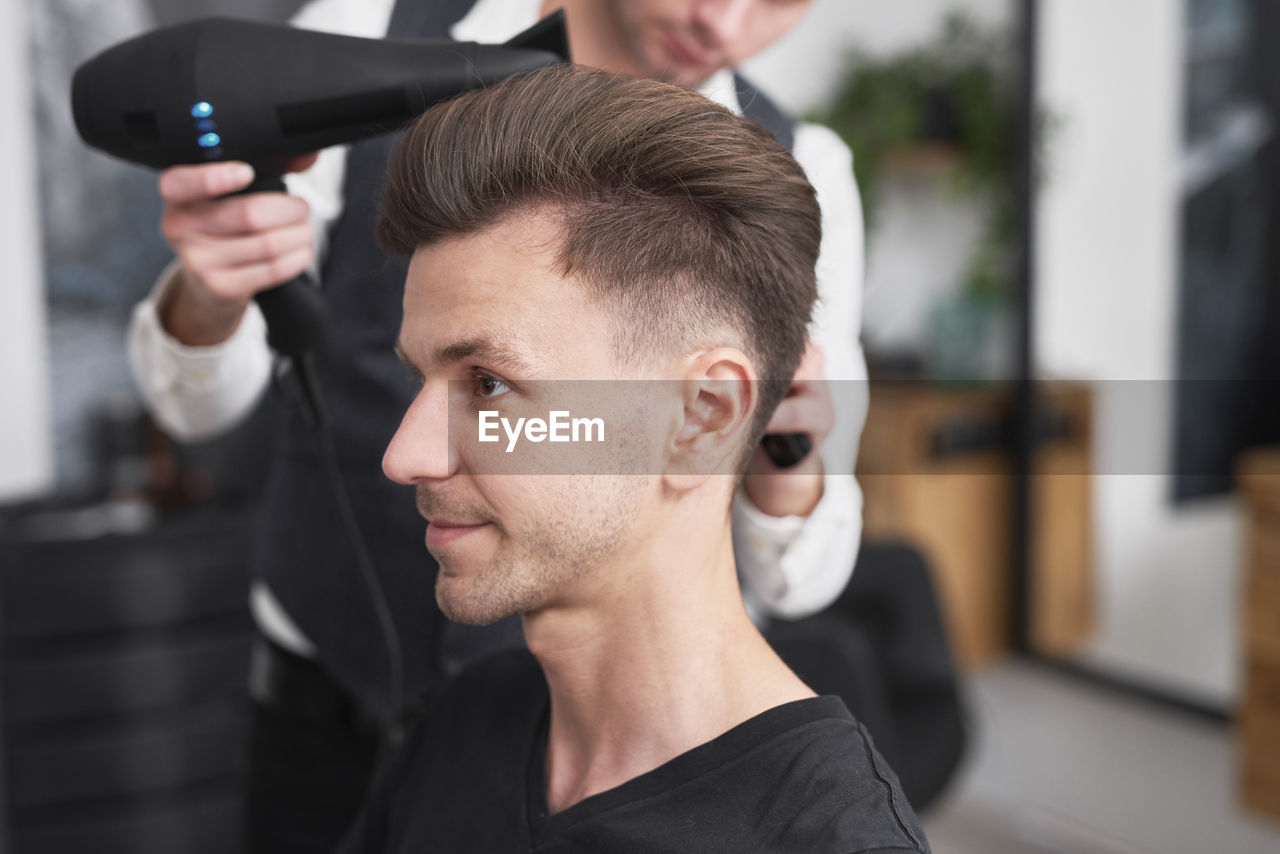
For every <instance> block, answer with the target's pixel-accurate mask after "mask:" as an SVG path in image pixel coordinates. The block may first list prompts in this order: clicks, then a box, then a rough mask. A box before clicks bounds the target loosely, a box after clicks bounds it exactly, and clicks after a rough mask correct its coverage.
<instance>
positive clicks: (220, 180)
mask: <svg viewBox="0 0 1280 854" xmlns="http://www.w3.org/2000/svg"><path fill="white" fill-rule="evenodd" d="M319 157H320V154H319V152H312V153H311V154H303V155H301V156H299V157H295V158H293V159H292V160H290V161H289V163H288V165H287V166H286V167H285V171H287V172H305V171H306V170H307V169H310V168H311V166H312V165H313V164H314V163H315V162H316V160H317V159H319ZM253 176H254V171H253V167H252V166H250V165H249V164H248V163H242V162H240V161H238V160H229V161H226V162H225V163H199V164H195V165H191V166H171V167H169V168H168V169H166V170H164V171H163V172H161V173H160V197H161V198H162V199H164V200H165V201H166V202H168V203H170V204H179V205H185V204H191V203H193V202H204V201H209V200H211V199H216V198H218V197H220V196H225V195H227V194H229V193H235V192H239V191H240V190H243V189H244V188H245V187H248V186H249V185H250V184H251V183H253Z"/></svg>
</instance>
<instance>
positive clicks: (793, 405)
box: [765, 383, 835, 442]
mask: <svg viewBox="0 0 1280 854" xmlns="http://www.w3.org/2000/svg"><path fill="white" fill-rule="evenodd" d="M823 385H825V384H818V383H815V384H813V386H814V388H812V389H811V390H810V391H809V392H807V393H804V394H797V395H795V396H792V397H788V398H784V399H783V400H782V401H781V402H780V403H779V404H778V408H777V409H776V410H774V413H773V417H771V418H770V419H769V424H768V426H767V427H766V428H765V432H766V433H806V434H808V435H809V436H812V437H813V438H814V439H815V441H818V442H820V441H821V440H822V439H823V438H824V437H826V435H827V434H828V433H830V432H831V428H832V427H833V426H835V409H834V408H833V407H832V405H831V397H830V395H829V394H827V393H825V389H823V388H822V386H823Z"/></svg>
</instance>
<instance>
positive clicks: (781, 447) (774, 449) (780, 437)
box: [760, 433, 813, 469]
mask: <svg viewBox="0 0 1280 854" xmlns="http://www.w3.org/2000/svg"><path fill="white" fill-rule="evenodd" d="M760 446H761V447H763V448H764V452H765V454H767V455H768V457H769V461H770V462H772V463H773V464H774V465H775V466H777V467H778V468H780V469H789V468H791V467H792V466H796V465H799V464H800V463H801V462H802V461H803V460H804V458H805V457H807V456H809V452H810V451H812V450H813V440H812V439H810V438H809V436H808V435H807V434H805V433H769V434H766V435H765V437H764V438H763V439H761V440H760Z"/></svg>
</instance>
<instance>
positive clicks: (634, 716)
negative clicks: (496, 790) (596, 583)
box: [524, 528, 813, 812]
mask: <svg viewBox="0 0 1280 854" xmlns="http://www.w3.org/2000/svg"><path fill="white" fill-rule="evenodd" d="M667 541H668V542H669V543H671V544H673V547H674V548H673V551H674V552H677V553H679V552H684V556H685V557H686V558H688V559H687V560H666V559H665V558H664V557H658V556H651V557H650V559H649V560H650V563H649V565H648V566H643V565H640V566H637V565H634V564H631V565H628V566H626V567H614V568H612V569H613V570H616V574H615V575H614V576H613V578H611V579H610V582H611V583H609V585H608V586H609V592H608V593H606V594H605V595H603V596H593V597H591V598H592V606H591V607H589V608H588V607H577V608H560V609H548V610H546V611H543V612H539V613H537V614H533V615H529V616H527V617H526V618H525V623H524V625H525V637H526V639H527V640H528V643H529V648H530V650H532V652H533V654H534V655H535V656H536V657H537V658H538V661H539V663H540V664H541V665H542V669H543V672H544V673H545V674H546V678H547V684H548V687H549V689H550V694H551V726H550V731H549V735H548V739H547V766H546V767H547V801H548V807H549V808H550V809H551V811H552V812H559V811H561V810H563V809H565V808H567V807H569V806H572V805H573V804H575V803H577V802H578V801H580V800H582V799H583V798H586V797H588V796H590V795H593V794H597V793H599V792H602V791H605V790H607V789H611V788H614V787H616V786H618V785H620V784H622V783H624V782H626V781H627V780H629V779H631V778H633V777H636V776H639V775H640V774H643V773H645V772H647V771H651V770H653V769H654V768H656V767H658V766H659V765H662V764H663V763H665V762H667V761H669V760H671V759H673V758H675V757H676V756H679V755H680V754H681V753H685V752H687V751H689V750H691V749H693V748H694V747H697V746H698V745H700V744H703V743H705V742H707V741H710V740H711V739H713V738H715V737H716V736H718V735H720V734H722V733H724V732H726V731H728V730H729V729H732V728H733V727H734V726H737V725H738V724H740V723H742V722H743V721H746V720H748V719H749V718H752V717H754V716H755V715H758V714H760V713H761V712H764V711H766V710H768V709H771V708H773V707H774V706H778V705H781V704H783V703H786V702H790V701H792V700H799V699H803V698H805V697H812V696H813V692H812V691H811V690H810V689H809V688H808V687H807V686H805V685H804V684H803V683H802V682H800V680H799V679H798V678H796V676H795V675H794V674H793V673H791V671H790V670H788V669H787V667H786V666H785V665H784V664H783V663H782V661H781V660H780V659H779V658H778V657H777V656H776V655H775V654H774V652H773V650H772V649H770V648H769V646H768V644H767V643H766V642H765V640H764V638H762V637H761V636H760V633H759V632H758V631H757V630H756V628H755V626H754V625H753V624H752V623H751V620H750V618H749V617H748V616H747V614H746V611H745V610H744V608H743V606H742V600H741V595H740V593H739V591H738V586H737V579H736V575H735V572H734V566H733V549H732V543H731V540H730V538H729V536H728V531H727V528H726V531H725V535H724V537H723V538H722V539H721V540H719V541H717V542H715V543H711V544H708V546H707V547H705V548H704V549H703V550H702V552H701V553H700V554H699V553H697V549H696V547H694V549H690V548H689V543H690V540H689V539H684V538H677V537H669V538H667ZM691 551H692V552H693V553H692V554H691V553H690V552H691ZM619 576H622V577H624V578H626V579H627V581H626V583H616V581H617V579H618V577H619Z"/></svg>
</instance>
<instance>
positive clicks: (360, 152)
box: [130, 0, 865, 852]
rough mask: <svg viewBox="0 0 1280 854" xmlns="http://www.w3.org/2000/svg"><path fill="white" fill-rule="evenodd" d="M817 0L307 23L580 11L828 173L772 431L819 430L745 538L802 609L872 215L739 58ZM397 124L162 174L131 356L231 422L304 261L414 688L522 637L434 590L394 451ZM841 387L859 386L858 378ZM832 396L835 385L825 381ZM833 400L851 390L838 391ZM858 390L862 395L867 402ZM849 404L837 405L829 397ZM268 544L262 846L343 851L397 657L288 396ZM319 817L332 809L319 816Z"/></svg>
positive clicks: (854, 521)
mask: <svg viewBox="0 0 1280 854" xmlns="http://www.w3.org/2000/svg"><path fill="white" fill-rule="evenodd" d="M810 5H811V3H810V0H312V2H310V3H308V4H307V5H306V6H304V7H303V9H302V11H301V12H300V13H299V15H298V17H297V18H295V21H294V23H296V24H297V25H298V26H302V27H307V28H312V29H321V30H331V31H335V32H341V33H346V34H350V35H359V36H367V37H379V36H382V35H387V36H390V37H393V38H418V37H435V38H440V37H452V38H455V39H459V40H465V41H481V42H501V41H505V40H506V39H508V38H510V37H511V36H513V35H515V34H516V33H518V32H520V31H521V30H523V29H525V28H526V27H528V26H529V25H531V24H533V23H534V22H535V21H536V20H537V19H538V18H539V17H540V16H541V15H544V14H547V13H549V12H551V11H553V10H555V9H556V8H563V9H564V10H565V12H566V16H567V19H568V22H569V29H570V38H571V41H572V46H573V51H574V53H575V56H576V57H577V58H578V60H579V61H582V62H585V63H587V64H591V65H597V66H600V67H603V68H606V69H610V70H614V71H618V72H621V73H626V74H629V75H635V76H649V77H657V78H660V79H668V80H672V81H675V82H679V83H683V84H697V85H699V86H700V87H701V90H702V91H703V92H704V94H706V95H708V96H709V97H711V98H712V99H713V100H716V101H719V102H720V103H722V104H724V105H725V106H727V107H728V108H729V109H731V110H733V111H735V112H742V111H745V112H746V113H747V114H748V116H750V117H754V118H759V119H760V120H762V121H765V122H766V123H768V124H769V125H770V127H771V128H773V129H775V131H776V132H777V133H778V134H779V135H780V136H786V137H788V138H789V139H790V140H791V143H792V145H791V147H792V149H793V151H794V152H795V155H796V158H797V160H799V162H800V163H801V165H802V166H803V167H804V169H805V171H806V173H807V174H808V177H809V179H810V181H811V182H812V183H813V184H814V186H815V187H817V189H818V193H819V201H820V203H821V205H822V209H823V219H824V231H825V232H826V234H827V237H826V238H824V242H823V247H822V252H821V256H820V262H819V274H818V281H819V288H820V291H821V302H820V305H819V308H818V310H817V312H816V313H815V319H814V323H813V326H812V328H811V335H812V340H813V342H814V344H815V346H814V348H813V350H812V351H811V353H810V358H807V359H806V360H805V361H804V362H803V363H802V365H801V367H800V369H799V370H798V371H797V372H796V375H795V377H794V380H795V383H794V393H793V394H792V395H791V396H790V397H788V398H787V400H786V401H784V402H783V404H782V405H781V406H780V407H779V408H778V410H777V411H776V413H775V416H774V419H775V420H774V423H773V424H771V425H770V432H776V433H790V432H802V433H807V434H809V435H811V436H812V437H813V438H814V444H815V446H816V447H817V448H818V449H819V450H818V451H815V452H814V453H812V454H810V456H809V458H808V459H806V460H805V461H804V463H802V464H801V465H799V466H797V467H795V468H793V469H787V470H785V471H783V470H779V469H776V468H773V467H772V466H771V465H770V463H769V461H768V460H767V459H766V458H765V457H764V455H763V454H762V453H757V454H756V455H755V457H754V458H753V460H752V462H751V469H750V472H749V474H748V476H747V477H746V478H744V480H743V486H742V487H741V488H740V489H739V490H738V495H737V497H736V499H735V501H734V509H733V513H734V545H735V551H736V556H737V560H738V570H739V572H740V574H741V575H742V580H743V588H744V595H745V596H746V597H748V598H749V600H750V601H751V603H752V605H753V606H754V610H755V612H756V613H763V614H766V615H768V616H779V617H787V618H794V617H800V616H805V615H807V614H810V613H813V612H815V611H818V610H820V609H821V608H823V607H825V606H826V605H827V604H828V603H830V602H831V601H832V600H833V599H834V598H835V597H836V596H838V595H839V593H840V591H841V590H842V589H843V588H844V586H845V583H846V582H847V580H848V578H849V575H850V573H851V571H852V568H853V562H854V555H855V553H856V549H857V543H858V539H859V531H860V527H861V512H860V510H861V500H860V494H859V493H858V490H857V486H856V484H855V482H854V480H853V477H852V474H851V472H852V470H853V457H854V451H855V448H856V445H857V437H858V431H859V430H860V428H861V425H862V418H863V411H862V409H860V408H859V407H858V406H857V405H856V403H855V402H854V401H852V400H851V398H850V395H848V394H843V395H834V396H832V395H828V393H827V389H826V386H825V384H824V383H823V378H824V377H825V378H826V379H829V380H839V381H843V380H857V379H860V378H864V377H865V368H864V366H863V360H862V356H861V349H860V348H859V346H858V308H859V306H860V304H861V282H862V279H861V274H862V252H861V247H862V222H861V214H860V209H859V206H858V200H857V192H856V189H855V187H854V183H853V176H852V172H851V170H850V160H849V152H848V149H847V148H845V147H844V145H843V144H842V143H841V142H840V141H839V140H838V139H837V138H836V137H835V135H834V134H832V133H831V132H830V131H829V130H827V129H825V128H820V127H817V126H814V125H809V124H803V123H799V124H797V123H792V122H790V121H789V120H788V119H786V117H784V116H782V115H781V114H779V113H778V112H777V111H776V110H771V109H769V108H768V105H767V99H765V98H764V97H763V96H762V95H760V94H759V93H758V92H757V91H756V90H755V89H754V88H752V87H750V85H749V84H747V83H746V82H745V81H743V80H742V79H741V78H740V77H737V76H736V75H735V73H734V68H735V66H736V65H737V64H738V63H739V62H740V61H742V60H743V59H745V58H747V57H748V56H750V55H752V54H754V53H755V52H757V51H758V50H760V49H762V48H763V47H765V46H766V45H767V44H769V43H771V42H772V41H773V40H775V39H777V38H779V37H780V36H782V35H783V34H784V33H786V32H787V31H788V29H790V28H791V27H792V26H793V25H794V24H795V23H796V22H797V21H798V20H799V19H800V18H801V17H802V16H803V14H804V12H805V11H806V10H807V9H808V7H809V6H810ZM392 145H393V142H392V141H391V140H389V139H386V138H381V139H374V140H369V141H366V142H363V143H360V144H358V145H355V146H352V147H350V148H349V149H331V150H328V151H326V152H323V153H322V154H321V155H320V158H319V161H318V162H317V163H316V164H315V166H314V167H313V168H311V169H310V170H308V171H306V172H304V173H302V174H298V175H293V176H290V180H291V183H290V188H291V190H292V191H293V192H294V194H295V195H294V196H292V197H287V196H282V195H279V194H258V195H255V196H233V197H224V196H225V194H227V193H229V192H232V191H234V190H237V189H239V188H241V187H243V186H245V185H246V184H247V182H248V180H249V179H248V177H247V176H246V175H245V174H243V173H240V174H237V164H212V165H206V166H199V167H179V168H175V169H172V170H169V171H167V172H166V173H165V174H164V175H163V176H162V178H161V182H160V190H161V193H162V195H163V196H164V197H165V201H166V212H165V218H164V222H163V224H162V229H163V231H164V233H165V234H166V235H167V236H168V238H169V240H170V242H171V243H172V244H173V247H174V249H175V252H176V254H177V256H178V257H177V263H175V265H174V267H173V268H172V269H171V271H169V272H168V273H166V275H164V276H163V277H162V279H161V282H160V283H158V286H157V288H156V290H155V292H154V295H153V297H152V298H151V299H148V300H147V301H145V302H144V303H142V304H141V305H140V306H139V307H138V310H137V311H136V313H135V321H134V324H133V327H132V329H131V337H130V355H131V362H132V363H133V365H134V368H135V373H136V375H137V378H138V385H139V388H140V390H141V391H142V394H143V397H144V399H145V400H147V402H148V405H149V407H150V409H151V410H152V412H153V413H154V414H155V415H156V417H157V419H158V420H159V421H160V423H161V424H162V425H165V426H166V428H167V429H168V430H169V431H170V432H171V433H173V434H174V435H175V436H177V437H179V438H188V439H190V438H198V437H201V436H208V435H212V434H214V433H217V432H219V431H222V430H226V429H228V428H229V427H230V426H231V425H233V424H235V423H236V422H237V421H238V420H240V419H241V418H242V417H243V416H244V415H246V414H247V413H248V412H249V411H250V409H251V408H252V406H253V405H254V404H255V402H256V401H257V399H258V397H259V396H260V395H261V393H262V391H263V389H265V388H266V386H267V385H268V378H269V375H270V370H271V357H270V354H269V352H268V350H267V347H266V343H265V341H264V339H263V324H262V319H261V316H260V314H259V313H258V310H257V308H256V306H255V305H254V303H253V302H252V299H251V298H252V295H253V294H254V293H256V292H257V291H259V290H262V289H264V288H267V287H270V286H271V285H273V284H274V283H276V282H279V281H281V280H283V279H287V278H289V277H291V276H292V275H293V274H294V273H296V272H298V271H299V270H303V269H305V268H307V267H309V266H311V267H313V268H315V269H317V270H318V273H319V276H318V279H319V285H320V288H321V293H322V294H323V295H324V297H325V299H326V301H327V303H328V304H329V308H330V315H331V316H332V317H334V318H338V319H340V320H339V322H335V323H332V324H330V334H329V335H328V336H327V338H326V339H325V341H324V342H322V344H321V346H320V347H319V348H318V351H317V353H316V370H317V373H318V374H319V378H320V381H321V385H322V387H323V389H324V392H325V394H326V397H327V399H328V401H329V410H330V414H331V419H332V422H333V430H334V434H335V443H336V445H337V447H338V452H339V457H340V460H341V462H342V465H343V468H344V472H343V474H344V480H345V482H346V486H347V489H348V491H349V492H351V494H352V496H353V500H354V502H355V504H356V513H357V515H358V517H359V521H360V525H361V529H362V530H363V531H364V532H365V535H366V538H367V539H368V540H369V546H370V548H371V550H372V552H373V559H374V564H375V568H376V570H377V571H378V573H379V575H380V576H381V580H382V584H383V587H384V588H385V590H386V591H387V594H388V599H389V600H390V607H391V611H392V616H393V618H394V621H395V624H396V628H397V631H398V634H399V636H400V645H401V648H402V650H403V654H404V686H405V694H406V698H407V699H412V698H415V697H418V696H420V695H421V694H422V693H424V692H425V691H428V690H430V689H431V688H432V687H433V686H434V685H435V684H436V682H437V681H438V680H439V679H440V678H442V676H444V675H448V674H450V673H452V672H456V671H457V670H458V669H459V668H461V667H462V666H464V665H466V664H467V663H469V662H471V661H475V660H477V659H478V658H480V657H483V656H485V655H488V654H490V653H491V652H492V651H494V650H495V649H502V648H506V647H508V646H510V645H513V644H518V643H519V641H520V633H519V626H518V624H516V623H515V621H508V622H509V623H510V625H506V624H499V625H498V626H493V627H489V628H486V629H484V630H480V629H475V628H471V627H465V626H458V625H457V624H454V623H452V622H449V621H447V620H445V619H443V618H442V617H441V616H440V615H439V614H438V613H430V614H428V613H427V610H428V609H432V608H433V599H432V589H433V584H434V576H433V569H432V568H431V567H426V568H423V567H420V566H418V564H417V560H418V558H420V556H421V531H420V530H419V528H418V523H419V519H418V517H417V514H415V513H414V512H413V508H412V506H411V504H410V503H409V502H408V501H407V500H406V498H405V494H404V488H403V487H398V486H397V485H395V484H393V483H390V482H389V481H387V480H386V479H385V478H383V477H382V475H381V473H380V472H379V471H378V459H379V458H380V456H381V454H382V451H383V449H384V448H385V447H386V443H387V439H388V438H389V437H390V435H391V434H392V432H393V431H394V429H395V425H396V423H397V420H398V418H399V416H400V414H401V413H402V412H403V411H404V407H405V406H406V405H407V403H408V400H409V398H410V395H411V387H410V386H409V385H408V384H407V383H406V382H405V381H404V372H403V368H402V367H401V366H400V365H399V364H398V363H397V362H396V360H395V357H394V355H393V354H392V344H393V342H394V340H395V335H396V330H397V328H398V326H399V322H400V302H399V287H400V285H401V283H402V282H403V280H404V268H403V265H402V264H401V262H399V261H390V262H389V261H388V259H386V258H385V256H384V255H383V254H382V253H381V252H380V251H379V249H378V247H377V246H376V244H375V241H374V238H373V228H372V223H373V221H374V218H375V214H376V200H377V194H378V189H379V187H380V186H381V182H382V178H383V175H384V174H385V170H386V159H387V156H388V154H389V152H390V150H391V147H392ZM845 385H846V387H847V386H852V385H854V384H853V383H845ZM831 397H834V400H831V399H830V398H831ZM833 404H834V406H833ZM851 404H852V405H851ZM833 408H834V410H835V413H834V415H835V417H834V420H833V418H832V410H833ZM274 438H275V446H276V453H274V454H273V460H272V472H271V476H270V478H269V479H268V489H267V494H266V496H265V498H264V506H263V510H262V526H261V527H262V535H261V537H260V538H259V540H258V542H257V544H256V548H255V552H254V555H253V562H254V570H255V578H256V581H255V584H254V589H253V594H252V598H251V602H252V605H253V613H254V617H255V622H256V624H257V626H258V627H259V629H260V630H261V634H262V638H261V639H260V640H259V642H258V644H257V645H256V648H255V670H254V673H255V679H254V680H253V698H254V707H253V708H254V718H253V737H252V750H251V770H250V775H249V778H250V816H249V821H248V827H249V835H250V845H249V850H250V851H264V852H265V851H276V850H279V849H280V847H281V846H283V845H286V844H287V845H289V846H290V847H291V850H302V849H301V848H300V845H301V843H300V842H299V839H300V838H302V837H303V836H305V837H306V838H307V839H308V847H307V848H306V850H314V851H317V852H321V851H328V850H331V848H332V843H333V839H334V837H335V836H336V834H338V833H340V832H341V830H342V829H343V828H344V827H345V823H346V822H347V821H348V820H349V818H350V816H351V815H352V813H353V811H354V810H355V808H356V806H357V804H358V803H359V799H360V797H361V795H362V793H363V791H364V786H365V783H366V781H367V773H368V769H369V767H370V764H371V761H372V757H373V755H374V751H375V749H376V741H375V738H374V736H373V735H372V733H373V732H374V729H373V727H372V726H370V725H369V723H368V722H369V721H371V720H379V721H386V720H388V719H391V718H393V717H394V716H395V715H396V714H397V713H398V711H399V710H397V709H391V708H389V707H388V705H389V704H388V702H387V691H386V686H387V674H386V664H385V655H384V652H383V649H382V646H381V644H380V643H379V640H378V638H379V631H378V626H377V625H376V624H375V622H374V620H373V618H372V614H371V611H370V609H369V608H368V606H367V602H366V597H365V593H364V591H363V588H362V586H361V581H360V577H359V573H358V572H357V571H356V569H355V567H354V563H353V560H352V557H351V551H350V547H349V544H348V543H347V542H346V541H345V539H344V538H343V536H342V533H341V526H340V524H338V520H337V515H336V512H335V508H334V500H333V497H332V495H331V494H330V491H329V488H328V486H327V484H326V482H325V480H324V476H323V473H322V472H323V469H322V466H321V464H320V460H319V456H318V451H317V450H316V444H315V441H314V437H313V436H312V435H311V434H310V432H309V429H308V427H307V425H306V423H305V419H303V418H302V417H301V416H300V415H299V414H296V413H285V414H283V416H282V417H281V419H280V423H279V424H278V425H277V430H276V433H275V436H274ZM317 816H321V817H323V818H324V819H325V820H324V821H319V820H317Z"/></svg>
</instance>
